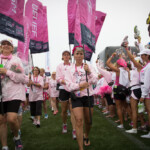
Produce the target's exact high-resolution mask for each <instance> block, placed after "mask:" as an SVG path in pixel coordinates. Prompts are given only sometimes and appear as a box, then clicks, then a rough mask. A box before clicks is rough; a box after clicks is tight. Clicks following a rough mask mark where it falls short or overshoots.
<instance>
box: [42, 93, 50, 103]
mask: <svg viewBox="0 0 150 150" xmlns="http://www.w3.org/2000/svg"><path fill="white" fill-rule="evenodd" d="M48 98H49V96H48V94H47V92H43V100H44V101H46V100H48Z"/></svg>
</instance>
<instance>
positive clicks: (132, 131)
mask: <svg viewBox="0 0 150 150" xmlns="http://www.w3.org/2000/svg"><path fill="white" fill-rule="evenodd" d="M126 132H127V133H137V129H134V128H132V129H130V130H126Z"/></svg>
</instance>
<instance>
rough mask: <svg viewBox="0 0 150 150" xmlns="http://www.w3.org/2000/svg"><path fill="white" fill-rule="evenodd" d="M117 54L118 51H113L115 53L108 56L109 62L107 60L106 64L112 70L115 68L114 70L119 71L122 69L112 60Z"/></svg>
mask: <svg viewBox="0 0 150 150" xmlns="http://www.w3.org/2000/svg"><path fill="white" fill-rule="evenodd" d="M115 55H116V53H113V54H112V55H111V56H110V57H109V58H108V60H107V62H106V65H107V66H108V67H109V68H110V69H111V70H113V71H115V72H119V71H120V70H119V69H118V68H117V67H115V66H114V65H113V64H112V63H111V60H112V58H113V57H114V56H115Z"/></svg>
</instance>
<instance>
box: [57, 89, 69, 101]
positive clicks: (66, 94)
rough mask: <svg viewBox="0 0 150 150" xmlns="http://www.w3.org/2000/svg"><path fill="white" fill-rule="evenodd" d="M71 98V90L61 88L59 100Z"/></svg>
mask: <svg viewBox="0 0 150 150" xmlns="http://www.w3.org/2000/svg"><path fill="white" fill-rule="evenodd" d="M69 98H70V92H68V91H66V90H63V89H61V90H60V91H59V100H60V101H68V100H69Z"/></svg>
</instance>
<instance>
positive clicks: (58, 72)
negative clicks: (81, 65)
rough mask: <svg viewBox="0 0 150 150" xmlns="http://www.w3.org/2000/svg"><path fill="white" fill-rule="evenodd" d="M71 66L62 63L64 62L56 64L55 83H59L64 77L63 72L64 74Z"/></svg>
mask: <svg viewBox="0 0 150 150" xmlns="http://www.w3.org/2000/svg"><path fill="white" fill-rule="evenodd" d="M71 66H72V64H69V65H64V63H61V64H59V65H58V66H57V68H56V81H57V83H61V81H62V80H64V79H65V74H66V72H67V70H69V69H70V67H71Z"/></svg>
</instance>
